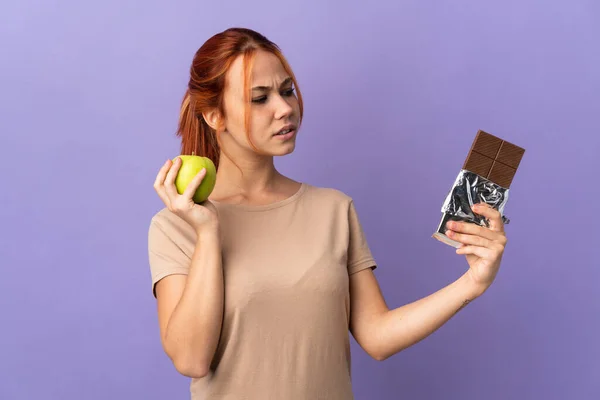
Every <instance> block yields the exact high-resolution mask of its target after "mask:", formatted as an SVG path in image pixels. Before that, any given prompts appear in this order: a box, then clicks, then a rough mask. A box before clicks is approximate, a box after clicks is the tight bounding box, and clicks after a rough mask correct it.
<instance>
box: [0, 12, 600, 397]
mask: <svg viewBox="0 0 600 400" xmlns="http://www.w3.org/2000/svg"><path fill="white" fill-rule="evenodd" d="M0 7H1V9H0V41H1V42H0V45H1V46H0V51H1V53H2V54H1V56H0V65H1V71H0V72H1V73H0V96H1V100H0V113H1V118H0V133H1V142H0V166H1V167H2V172H3V174H2V175H3V177H2V184H1V188H2V189H1V197H0V199H1V207H0V221H1V223H2V231H1V241H0V264H1V268H2V279H0V304H1V305H2V311H3V312H2V316H1V317H0V321H1V322H0V324H1V328H0V398H1V399H6V400H12V399H37V398H43V399H61V400H65V399H183V398H186V397H187V396H188V380H187V378H185V377H181V376H179V375H178V374H177V372H176V371H175V369H174V368H173V367H172V365H171V364H170V362H169V360H168V359H167V357H166V356H165V355H164V353H163V351H162V349H161V346H160V342H159V334H158V326H157V319H156V309H155V302H154V299H153V298H152V295H151V290H150V274H149V267H148V264H147V247H146V246H147V242H146V240H147V236H146V235H147V229H148V224H149V220H150V217H151V216H152V215H153V214H154V213H155V212H156V211H157V210H158V209H160V208H161V206H162V204H161V203H160V200H159V199H158V197H157V196H156V195H155V193H154V190H153V188H152V183H153V180H154V177H155V174H156V172H157V170H158V168H159V167H160V166H161V164H162V163H163V162H164V160H165V159H166V158H167V157H172V156H174V155H176V154H177V151H178V146H179V143H178V141H177V139H176V137H175V136H174V130H175V127H176V121H177V116H178V109H179V102H180V100H181V96H182V94H183V91H184V89H185V85H186V82H187V78H188V76H187V74H188V68H189V64H190V62H191V58H192V55H193V54H194V52H195V51H196V50H197V48H198V47H199V46H200V45H201V44H202V43H203V42H204V41H205V40H206V39H207V38H208V37H209V36H211V35H212V34H214V33H216V32H218V31H221V30H223V29H226V28H228V27H230V26H246V27H250V28H254V29H257V30H259V31H260V32H262V33H264V34H265V35H267V36H268V37H269V38H271V39H272V40H274V41H275V42H276V43H278V44H279V45H280V46H281V47H282V48H283V50H284V52H285V54H286V55H287V57H288V58H289V61H290V62H291V64H292V66H293V68H294V69H295V72H296V73H297V76H298V79H299V82H300V85H301V89H302V90H303V94H304V96H305V103H306V115H305V123H304V125H303V129H302V130H301V132H300V136H299V137H298V143H297V150H296V152H295V153H294V154H292V155H291V156H288V157H284V158H279V159H277V160H276V161H277V163H278V166H279V167H280V168H281V170H282V171H283V172H284V173H286V174H289V175H290V176H292V177H294V178H295V179H298V180H302V181H306V182H309V183H312V184H314V185H320V186H330V187H336V188H338V189H341V190H343V191H345V192H346V193H348V194H349V195H351V196H353V197H354V198H355V200H356V203H357V207H358V212H359V215H360V217H361V221H362V223H363V225H364V228H365V230H366V233H367V237H368V240H369V243H370V244H371V247H372V250H373V253H374V255H375V257H376V258H377V260H378V262H379V265H380V268H379V270H378V271H377V276H378V278H379V280H380V283H381V286H382V290H383V292H384V295H385V297H386V300H387V302H388V305H389V306H390V307H398V306H401V305H403V304H405V303H407V302H411V301H414V300H416V299H418V298H421V297H423V296H426V295H428V294H430V293H432V292H434V291H435V290H437V289H439V288H441V287H443V286H445V285H447V284H449V283H450V282H452V281H453V280H454V279H456V278H458V277H459V276H460V275H461V274H462V273H463V272H464V271H465V268H466V262H465V260H464V258H463V256H457V255H455V254H454V251H453V249H452V248H451V247H449V246H446V245H443V244H441V243H440V242H438V241H436V240H435V239H432V238H431V237H430V236H431V234H432V233H433V231H434V230H435V228H436V226H437V224H438V221H439V218H440V207H441V204H442V201H443V199H444V197H445V195H446V193H447V191H448V190H449V188H450V186H451V184H452V182H453V181H454V178H455V177H456V174H457V173H458V171H459V169H460V167H461V166H462V162H463V161H464V158H465V156H466V154H467V151H468V149H469V147H470V145H471V142H472V140H473V138H474V136H475V133H476V132H477V130H478V129H484V130H487V131H488V132H490V133H493V134H495V135H498V136H500V137H503V138H504V139H506V140H508V141H511V142H513V143H515V144H517V145H520V146H522V147H524V148H525V149H526V150H527V151H526V153H525V157H524V159H523V161H522V163H521V166H520V169H519V171H518V173H517V176H516V178H515V181H514V183H513V186H512V188H511V197H510V200H509V203H508V205H507V208H506V215H507V216H508V217H509V218H510V219H511V223H510V224H509V225H508V226H507V232H508V236H509V239H510V243H509V245H508V247H507V249H506V253H505V257H504V261H503V266H502V269H501V271H500V274H499V276H498V278H497V280H496V283H495V284H494V285H493V286H492V287H491V289H490V290H489V291H488V292H487V293H486V294H485V295H484V296H483V297H481V298H480V299H478V300H477V301H475V302H473V303H472V304H470V305H469V306H468V307H467V308H466V309H464V310H463V311H461V312H460V313H459V314H458V315H457V316H456V317H455V318H453V319H452V320H451V321H450V322H449V323H448V324H446V325H445V326H444V327H442V328H441V329H440V330H439V331H437V332H436V333H435V334H433V335H432V336H430V337H429V338H427V339H426V340H425V341H422V342H420V343H419V344H417V345H415V346H413V347H411V348H410V349H407V350H406V351H404V352H402V353H399V354H397V355H396V356H394V357H392V358H391V359H389V360H387V361H385V362H382V363H379V362H376V361H374V360H371V359H369V358H368V356H366V354H365V353H364V352H363V351H362V350H361V349H360V348H359V347H358V346H357V345H356V343H354V342H353V377H354V390H355V393H356V398H357V399H359V400H371V399H461V400H465V399H473V400H475V399H477V400H479V399H488V400H493V399H503V400H504V399H545V400H550V399H578V400H583V399H598V398H600V345H599V344H598V339H599V338H600V329H599V322H598V318H599V317H600V301H599V296H598V294H597V293H598V292H597V290H598V284H599V283H600V268H599V267H600V263H599V262H598V250H599V245H598V243H599V241H600V233H599V232H598V228H597V226H598V224H597V219H598V217H597V215H598V206H597V204H598V202H597V199H598V195H599V194H600V193H599V191H598V182H599V179H598V172H599V171H600V163H599V162H598V158H597V157H598V156H597V155H596V154H597V153H598V151H599V149H600V139H599V136H600V132H599V131H598V116H599V115H600V99H599V91H600V47H599V45H598V39H599V38H600V7H599V6H598V2H594V1H574V0H570V1H547V0H545V1H541V0H540V1H523V0H518V1H517V0H511V1H503V2H491V1H486V2H482V1H475V0H472V1H461V2H450V1H447V2H439V1H423V0H420V1H416V0H415V1H403V2H396V1H372V2H368V3H364V2H357V3H356V4H354V5H352V4H350V3H348V2H345V1H341V0H339V1H312V2H307V1H295V2H282V1H264V0H263V1H252V2H243V1H239V2H232V1H222V2H217V1H213V2H200V1H189V0H188V1H178V2H166V1H163V2H155V1H123V0H109V1H103V2H97V3H91V2H82V1H41V0H39V1H24V0H19V1H17V0H13V1H8V2H7V1H4V2H2V5H1V6H0Z"/></svg>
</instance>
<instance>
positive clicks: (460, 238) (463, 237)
mask: <svg viewBox="0 0 600 400" xmlns="http://www.w3.org/2000/svg"><path fill="white" fill-rule="evenodd" d="M446 236H448V237H449V238H450V239H452V240H456V241H457V242H460V243H463V244H470V245H475V246H480V247H490V246H491V244H492V241H491V240H490V239H488V238H486V237H483V236H477V235H469V234H465V233H458V232H456V231H452V230H447V231H446Z"/></svg>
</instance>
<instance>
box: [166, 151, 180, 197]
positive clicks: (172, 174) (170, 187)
mask: <svg viewBox="0 0 600 400" xmlns="http://www.w3.org/2000/svg"><path fill="white" fill-rule="evenodd" d="M179 167H181V159H180V158H179V157H177V158H175V161H173V163H172V165H171V168H169V172H167V176H166V178H165V191H166V192H167V196H169V199H170V201H171V202H173V201H175V199H176V198H177V195H178V194H179V193H177V189H176V188H175V178H177V173H178V172H179Z"/></svg>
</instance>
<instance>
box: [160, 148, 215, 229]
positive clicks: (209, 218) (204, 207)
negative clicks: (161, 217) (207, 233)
mask: <svg viewBox="0 0 600 400" xmlns="http://www.w3.org/2000/svg"><path fill="white" fill-rule="evenodd" d="M180 167H181V159H180V158H179V157H177V158H176V159H175V162H173V161H171V160H167V162H166V163H165V164H164V165H163V166H162V168H161V169H160V171H159V172H158V175H157V176H156V180H155V181H154V190H156V193H158V196H159V197H160V199H161V200H162V201H163V203H165V206H167V208H168V209H169V210H170V211H171V212H173V213H175V214H176V215H178V216H179V217H180V218H182V219H183V220H184V221H186V222H187V223H188V224H190V225H191V226H192V227H193V228H194V230H195V231H196V233H200V232H201V231H204V230H206V229H216V228H218V225H219V220H218V217H217V210H216V208H215V205H214V204H213V203H211V202H210V200H206V201H204V202H202V204H196V203H194V201H193V200H192V197H193V196H194V193H195V192H196V189H197V188H198V186H200V183H202V180H203V179H204V176H206V169H203V170H202V171H200V172H199V173H198V174H197V175H196V176H195V177H194V178H193V179H192V180H191V182H190V183H189V185H188V186H187V187H186V189H185V191H184V192H183V194H179V193H177V188H176V187H175V178H176V177H177V173H178V172H179V168H180Z"/></svg>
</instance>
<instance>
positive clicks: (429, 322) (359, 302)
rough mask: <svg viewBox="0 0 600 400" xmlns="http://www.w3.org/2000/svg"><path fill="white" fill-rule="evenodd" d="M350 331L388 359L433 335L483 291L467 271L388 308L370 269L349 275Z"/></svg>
mask: <svg viewBox="0 0 600 400" xmlns="http://www.w3.org/2000/svg"><path fill="white" fill-rule="evenodd" d="M350 292H351V299H352V305H351V310H352V311H351V313H352V318H351V327H350V329H351V331H352V334H353V336H354V337H355V339H356V341H357V342H358V343H359V344H360V345H361V346H362V348H363V349H364V350H365V351H366V352H367V353H368V354H369V355H371V357H373V358H375V359H376V360H385V359H386V358H388V357H390V356H392V355H394V354H396V353H398V352H400V351H401V350H404V349H405V348H407V347H410V346H412V345H413V344H415V343H417V342H419V341H421V340H423V339H425V338H426V337H427V336H429V335H431V334H432V333H433V332H435V331H436V330H437V329H439V328H440V327H441V326H442V325H444V324H445V323H446V322H447V321H448V320H450V318H452V317H453V316H454V315H455V314H456V313H457V312H458V311H459V310H460V309H462V308H463V307H465V306H466V305H467V304H468V303H469V302H471V301H473V300H474V299H475V298H477V297H478V296H479V295H480V293H477V292H476V291H475V286H474V285H473V284H472V283H471V282H470V277H469V275H468V274H464V275H463V276H461V277H460V278H459V279H458V280H456V281H455V282H453V283H451V284H450V285H448V286H446V287H444V288H442V289H440V290H438V291H437V292H435V293H433V294H431V295H429V296H427V297H424V298H422V299H419V300H417V301H415V302H412V303H409V304H406V305H404V306H402V307H399V308H396V309H394V310H389V309H388V307H387V306H386V304H385V302H384V300H383V296H382V295H381V292H380V289H379V285H378V283H377V280H376V278H375V275H374V274H373V272H372V270H371V269H366V270H363V271H360V272H357V273H356V274H353V275H352V276H351V278H350Z"/></svg>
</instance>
